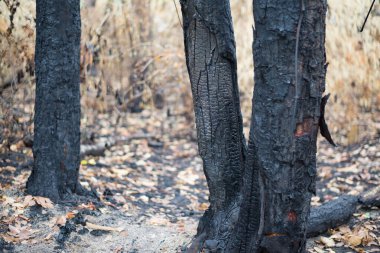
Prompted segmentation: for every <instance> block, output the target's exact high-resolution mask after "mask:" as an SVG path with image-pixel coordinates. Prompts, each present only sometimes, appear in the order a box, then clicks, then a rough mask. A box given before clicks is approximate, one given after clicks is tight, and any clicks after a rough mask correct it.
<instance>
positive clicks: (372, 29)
mask: <svg viewBox="0 0 380 253" xmlns="http://www.w3.org/2000/svg"><path fill="white" fill-rule="evenodd" d="M141 1H144V2H146V3H149V2H150V10H149V11H146V12H144V13H145V14H144V13H143V14H139V15H137V14H136V12H134V7H133V6H132V5H133V4H132V1H130V0H119V1H108V0H96V1H94V0H92V1H90V0H87V1H82V49H83V50H82V65H83V69H84V71H83V72H82V77H83V80H84V81H83V84H82V97H83V99H82V104H83V108H84V110H83V111H84V112H85V113H88V114H90V113H91V111H92V110H98V111H101V112H102V111H103V112H104V111H107V110H113V111H115V112H117V111H118V110H119V111H120V110H123V109H124V107H123V105H117V104H116V103H115V99H113V98H114V95H115V94H114V93H115V91H116V90H121V91H124V92H125V91H127V90H129V89H131V82H130V78H129V76H130V75H131V73H133V71H135V70H134V68H140V69H141V68H142V67H141V66H145V65H146V64H151V65H152V66H154V67H153V68H151V70H150V72H149V73H148V74H147V75H146V76H145V79H146V80H144V81H143V82H142V83H143V85H145V86H146V87H145V89H144V94H143V96H144V98H145V101H146V102H147V103H146V107H148V108H149V107H151V105H152V104H153V103H150V102H152V101H151V99H150V98H151V97H152V95H153V94H155V93H157V92H160V93H162V94H163V95H164V97H165V98H166V105H167V106H168V107H169V108H172V110H174V111H176V112H177V113H180V112H188V111H190V112H191V110H189V108H190V109H191V106H190V105H191V102H192V101H191V96H190V89H189V81H188V76H187V71H186V65H185V59H184V51H183V34H182V28H181V21H180V18H179V17H178V16H177V13H176V6H177V8H178V12H179V15H180V5H179V2H178V0H176V1H175V2H174V1H172V0H161V1H148V0H141ZM93 3H95V4H93ZM174 3H176V6H175V4H174ZM328 3H329V9H328V16H327V39H326V47H327V59H328V62H329V67H328V73H327V85H326V87H327V92H330V93H331V94H332V99H331V101H330V103H329V105H328V108H327V110H328V112H327V114H328V115H327V117H328V121H329V124H330V126H331V129H332V131H333V132H334V133H338V136H339V140H338V143H343V144H347V143H353V142H355V141H358V140H359V139H361V138H362V137H363V136H364V135H365V134H367V133H366V131H372V129H374V124H376V119H375V118H374V116H372V115H375V114H374V112H378V111H379V110H380V59H379V58H380V4H378V3H377V2H376V4H375V10H374V11H373V12H372V14H371V15H370V17H369V19H368V22H367V24H366V27H365V29H364V31H363V32H362V33H359V32H358V27H359V26H361V24H362V22H363V21H364V17H365V15H366V13H367V11H368V8H369V6H370V3H371V1H360V0H350V1H340V0H330V1H329V2H328ZM231 6H232V12H233V13H232V14H233V20H234V26H235V28H234V29H235V35H236V42H237V55H238V74H239V85H240V93H241V101H242V108H243V109H242V110H243V115H244V118H245V123H246V125H247V123H248V122H247V119H249V116H250V110H251V98H252V91H253V60H252V49H251V48H252V26H253V17H252V1H239V0H232V1H231ZM34 8H35V7H34V2H32V1H27V0H21V1H20V6H19V8H18V9H17V12H16V16H15V19H14V22H15V28H14V30H13V32H12V35H11V36H10V37H8V38H7V39H5V37H6V36H5V34H6V31H7V28H8V27H9V18H8V15H9V11H8V10H7V7H6V5H5V4H4V2H3V1H2V2H0V10H1V14H0V42H1V44H0V55H1V60H0V82H3V81H4V80H5V79H6V78H9V76H12V74H14V73H15V72H16V71H17V69H18V67H20V66H23V67H25V66H26V65H27V62H28V60H29V62H30V61H32V60H33V51H34V33H33V30H34V23H33V17H34V16H35V9H34ZM149 13H150V17H148V18H147V17H143V16H142V15H147V14H149ZM141 19H143V20H144V22H145V23H146V24H147V27H149V29H151V33H152V34H151V37H150V39H149V40H147V41H142V40H141V39H140V36H139V35H140V34H141V29H140V28H139V22H141ZM136 50H137V51H138V53H139V58H141V59H137V60H136V59H135V58H136V56H135V54H136ZM136 61H137V62H136ZM136 66H137V67H136ZM24 82H27V83H28V82H29V85H26V86H23V87H25V88H23V90H22V91H23V94H24V95H23V96H21V97H25V96H26V97H28V98H31V97H33V90H34V88H33V85H31V84H33V83H34V80H33V78H27V79H26V80H24ZM25 90H26V91H25ZM19 93H20V92H19ZM7 94H8V95H7ZM11 97H13V96H12V93H5V94H3V96H2V98H1V103H0V104H1V105H0V108H1V109H2V110H3V111H2V112H3V114H4V112H5V111H9V110H10V106H9V105H10V104H12V103H11V102H9V101H11V99H10V98H11ZM29 101H30V100H29ZM25 105H27V106H28V107H30V106H32V103H30V102H27V101H26V102H25V104H19V105H18V106H25ZM28 111H32V108H28ZM3 119H4V117H3ZM377 124H378V123H377Z"/></svg>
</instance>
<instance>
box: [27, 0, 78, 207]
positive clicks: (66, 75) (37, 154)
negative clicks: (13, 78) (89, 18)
mask: <svg viewBox="0 0 380 253" xmlns="http://www.w3.org/2000/svg"><path fill="white" fill-rule="evenodd" d="M79 2H80V1H79V0H54V1H50V0H37V1H36V9H37V10H36V11H37V13H36V16H37V17H36V30H37V35H36V54H35V65H36V100H35V116H34V144H33V156H34V165H33V170H32V174H31V176H30V177H29V179H28V182H27V192H28V193H29V194H32V195H39V196H45V197H49V198H51V199H52V200H53V201H58V200H59V199H61V198H62V197H63V195H64V194H65V193H69V194H71V193H75V192H78V191H79V190H80V185H79V182H78V172H79V164H80V157H79V152H80V90H79V59H80V36H81V21H80V8H79Z"/></svg>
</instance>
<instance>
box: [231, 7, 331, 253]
mask: <svg viewBox="0 0 380 253" xmlns="http://www.w3.org/2000/svg"><path fill="white" fill-rule="evenodd" d="M326 5H327V3H326V2H325V1H320V0H315V1H305V2H303V0H300V1H298V0H294V1H286V0H276V1H271V2H268V1H264V0H256V1H254V4H253V9H254V20H255V30H254V43H253V52H254V72H255V90H254V98H253V105H252V106H253V113H252V121H251V133H250V138H249V145H248V146H249V157H250V158H251V157H252V159H253V161H252V162H251V163H248V164H247V167H246V173H247V176H245V178H248V179H250V178H252V180H250V181H246V182H245V185H244V191H245V192H244V201H243V208H242V211H241V213H240V219H241V224H242V226H243V225H244V226H245V228H244V227H242V228H239V230H242V231H243V232H240V235H241V236H240V237H242V238H238V239H239V240H240V241H241V243H240V248H241V251H242V252H303V250H304V246H305V242H306V236H305V235H306V225H307V220H308V216H309V212H310V199H311V196H312V194H313V193H315V180H316V177H315V176H316V140H317V133H318V122H319V118H320V116H321V115H320V112H321V110H320V107H321V100H322V93H323V92H324V90H325V76H326V68H325V66H326V56H325V45H324V43H325V14H326ZM255 177H257V179H255ZM252 189H253V190H252ZM251 202H253V203H258V205H255V206H253V205H251V204H250V203H251ZM243 236H244V237H243Z"/></svg>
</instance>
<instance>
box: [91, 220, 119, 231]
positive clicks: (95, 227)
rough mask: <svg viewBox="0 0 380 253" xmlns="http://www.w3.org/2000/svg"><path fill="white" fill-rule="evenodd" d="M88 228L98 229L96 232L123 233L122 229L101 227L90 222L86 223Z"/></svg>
mask: <svg viewBox="0 0 380 253" xmlns="http://www.w3.org/2000/svg"><path fill="white" fill-rule="evenodd" d="M86 227H88V228H91V229H96V230H104V231H117V232H121V231H123V229H122V228H113V227H108V226H101V225H96V224H93V223H90V222H86Z"/></svg>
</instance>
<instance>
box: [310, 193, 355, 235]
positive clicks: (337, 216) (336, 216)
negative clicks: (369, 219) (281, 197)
mask: <svg viewBox="0 0 380 253" xmlns="http://www.w3.org/2000/svg"><path fill="white" fill-rule="evenodd" d="M357 206H358V197H357V196H350V195H346V196H341V197H339V198H337V199H335V200H331V201H329V202H327V203H326V204H323V205H321V206H318V207H315V208H313V209H312V210H311V213H310V217H309V221H308V225H307V237H313V236H317V235H320V234H322V233H324V232H326V231H327V230H329V229H331V228H336V227H338V226H340V225H343V224H345V223H347V222H348V220H349V219H350V218H351V216H352V214H353V213H354V212H355V211H356V207H357Z"/></svg>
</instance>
